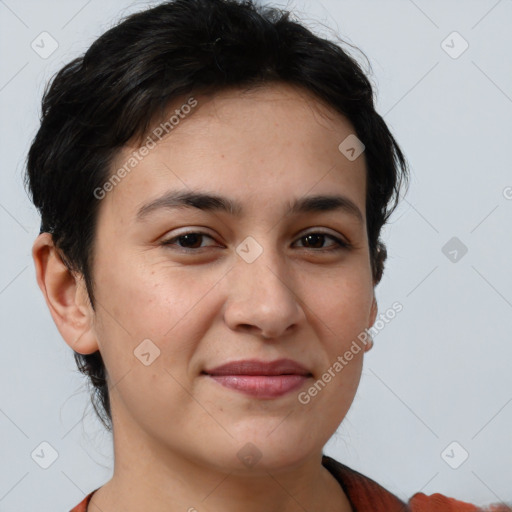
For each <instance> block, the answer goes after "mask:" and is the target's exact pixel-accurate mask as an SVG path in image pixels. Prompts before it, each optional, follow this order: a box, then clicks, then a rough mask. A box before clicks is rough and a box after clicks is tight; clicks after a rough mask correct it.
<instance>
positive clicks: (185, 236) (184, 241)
mask: <svg viewBox="0 0 512 512" xmlns="http://www.w3.org/2000/svg"><path fill="white" fill-rule="evenodd" d="M204 238H209V239H210V240H213V238H212V237H211V236H210V235H207V234H206V233H202V232H197V231H190V232H188V233H182V234H181V235H178V236H175V237H173V238H169V239H168V240H163V241H162V242H161V245H163V246H169V245H176V246H177V247H178V248H182V249H185V250H186V251H193V250H194V249H200V248H201V247H204V246H202V245H201V241H202V240H203V239H204Z"/></svg>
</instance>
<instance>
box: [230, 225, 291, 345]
mask: <svg viewBox="0 0 512 512" xmlns="http://www.w3.org/2000/svg"><path fill="white" fill-rule="evenodd" d="M263 238H265V241H264V242H263ZM272 240H273V238H272V235H271V234H269V233H267V234H266V235H265V237H263V236H260V237H259V241H258V240H256V238H255V237H254V238H253V237H247V238H246V239H245V240H244V241H243V242H242V243H241V244H240V245H239V246H238V247H237V249H236V250H237V253H238V258H237V261H236V264H235V268H234V269H233V271H232V273H231V276H232V277H231V285H230V287H229V291H228V295H229V297H228V307H227V309H226V322H227V323H228V324H229V325H230V327H231V328H232V329H238V328H240V326H243V327H244V328H247V326H250V327H251V329H252V330H259V331H261V334H263V335H265V336H267V337H276V336H279V335H280V334H282V333H284V331H285V330H287V329H288V327H289V326H290V325H293V324H296V323H298V322H299V320H300V318H301V308H300V304H298V300H297V296H296V291H295V290H294V285H293V282H292V279H291V278H290V275H291V274H290V272H289V271H288V270H289V269H288V268H287V267H286V262H285V259H284V256H283V255H282V254H279V252H278V248H276V247H275V244H274V243H273V242H272Z"/></svg>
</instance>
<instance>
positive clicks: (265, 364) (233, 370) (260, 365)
mask: <svg viewBox="0 0 512 512" xmlns="http://www.w3.org/2000/svg"><path fill="white" fill-rule="evenodd" d="M204 373H207V374H208V375H311V372H310V371H308V370H307V369H306V368H305V367H304V366H302V365H301V364H300V363H298V362H297V361H294V360H293V359H276V360H274V361H261V360H259V359H247V360H243V361H232V362H230V363H226V364H223V365H221V366H217V367H216V368H212V369H211V370H205V371H204Z"/></svg>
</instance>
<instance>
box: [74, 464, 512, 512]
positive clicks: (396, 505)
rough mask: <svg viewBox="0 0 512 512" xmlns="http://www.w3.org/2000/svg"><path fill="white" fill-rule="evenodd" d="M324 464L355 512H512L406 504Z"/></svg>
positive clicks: (429, 501)
mask: <svg viewBox="0 0 512 512" xmlns="http://www.w3.org/2000/svg"><path fill="white" fill-rule="evenodd" d="M322 464H323V466H325V467H326V468H327V469H328V470H329V472H330V473H331V474H332V475H333V476H334V478H336V480H338V482H339V483H340V485H341V487H342V488H343V491H344V492H345V494H346V496H347V498H348V500H349V501H350V504H351V506H352V509H353V511H354V512H367V511H368V512H479V511H483V512H512V507H510V506H508V505H505V504H496V505H490V506H489V507H486V508H485V509H482V508H478V507H476V506H475V505H471V504H470V503H466V502H464V501H458V500H455V499H453V498H448V497H446V496H443V495H442V494H432V495H430V496H427V495H426V494H423V493H416V494H414V495H413V496H412V498H410V500H409V501H408V503H404V502H403V501H401V500H400V499H399V498H397V497H396V496H395V495H394V494H391V493H390V492H389V491H386V489H384V487H382V486H380V485H379V484H378V483H377V482H375V481H374V480H372V479H371V478H368V477H366V476H364V475H362V474H361V473H359V472H357V471H355V470H353V469H351V468H349V467H348V466H345V465H344V464H341V463H340V462H338V461H336V460H334V459H333V458H331V457H328V456H327V455H324V456H323V458H322ZM94 492H96V491H93V492H91V493H90V494H88V495H87V496H86V497H85V498H84V499H83V501H82V502H80V503H79V504H78V505H77V506H76V507H75V508H73V509H72V510H71V511H70V512H87V505H88V503H89V501H90V499H91V497H92V495H93V494H94Z"/></svg>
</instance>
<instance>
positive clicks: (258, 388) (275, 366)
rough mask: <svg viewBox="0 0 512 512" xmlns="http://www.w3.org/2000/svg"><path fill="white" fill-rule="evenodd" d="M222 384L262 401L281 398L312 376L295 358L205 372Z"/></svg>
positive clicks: (235, 363) (230, 365) (237, 364)
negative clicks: (262, 399) (263, 399)
mask: <svg viewBox="0 0 512 512" xmlns="http://www.w3.org/2000/svg"><path fill="white" fill-rule="evenodd" d="M203 373H204V374H206V375H207V376H208V377H210V378H212V379H213V380H214V381H216V382H217V383H218V384H221V385H222V386H224V387H226V388H230V389H232V390H235V391H239V392H241V393H244V394H246V395H251V396H254V397H258V398H269V399H270V398H277V397H280V396H283V395H285V394H287V393H290V392H291V391H293V390H296V389H298V388H299V387H301V386H302V385H303V384H304V383H305V382H306V381H307V380H308V379H309V378H310V377H312V374H311V372H309V371H308V370H307V369H306V368H305V367H304V366H302V365H301V364H300V363H298V362H297V361H293V360H292V359H278V360H275V361H268V362H266V361H260V360H257V359H251V360H245V361H233V362H231V363H226V364H224V365H221V366H217V367H216V368H213V369H211V370H205V371H204V372H203Z"/></svg>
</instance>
